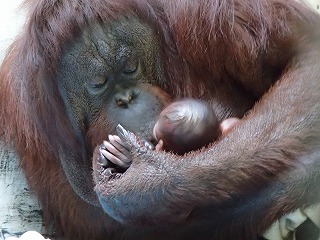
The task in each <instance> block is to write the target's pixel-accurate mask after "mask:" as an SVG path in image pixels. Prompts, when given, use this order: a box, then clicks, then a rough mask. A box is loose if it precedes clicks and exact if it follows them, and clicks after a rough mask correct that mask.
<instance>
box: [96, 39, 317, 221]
mask: <svg viewBox="0 0 320 240" xmlns="http://www.w3.org/2000/svg"><path fill="white" fill-rule="evenodd" d="M299 44H300V45H301V48H300V49H298V52H299V53H298V54H297V55H296V57H295V58H293V60H292V61H291V62H290V64H289V65H288V66H287V70H286V71H285V72H284V73H283V75H282V76H281V78H280V79H279V80H278V81H277V83H276V84H275V85H274V86H273V87H272V88H271V89H270V90H269V91H268V93H266V94H265V95H264V96H263V97H262V98H261V99H260V101H259V102H258V103H257V104H256V105H255V106H254V108H253V109H252V111H251V112H250V113H249V114H248V115H247V116H246V117H245V118H244V119H243V121H241V123H240V124H238V125H237V126H236V127H235V128H234V129H233V130H232V131H231V132H230V133H229V134H228V135H227V136H226V137H225V138H223V139H222V140H221V141H220V142H218V143H217V144H215V145H213V146H212V147H210V148H209V149H206V150H202V151H197V152H192V153H190V154H188V155H186V156H183V157H178V156H175V155H171V154H168V153H164V152H156V151H152V150H147V149H145V148H143V147H139V144H137V143H136V142H135V141H134V140H133V141H132V139H130V138H128V139H127V141H128V143H129V145H130V144H131V147H132V153H133V163H132V165H131V166H130V167H129V168H128V170H127V171H126V172H125V173H124V174H123V175H122V176H121V177H119V178H116V179H112V180H108V181H106V182H103V184H98V185H97V187H96V191H97V192H98V196H99V198H100V202H101V203H102V205H103V206H104V209H105V211H106V212H107V213H108V214H110V215H111V216H113V217H114V218H116V219H117V220H119V221H123V222H134V223H142V224H144V223H154V222H161V221H168V219H169V220H170V221H178V220H180V219H182V218H184V217H186V216H188V214H189V213H190V211H191V210H192V209H197V208H199V207H206V206H214V205H217V204H218V205H219V204H223V203H225V202H227V201H228V202H232V201H236V200H238V199H239V198H240V199H244V200H243V204H242V205H241V206H239V205H237V206H238V208H237V209H236V208H233V210H232V211H234V212H236V211H238V213H240V212H242V211H243V213H245V215H246V216H248V215H250V216H251V217H252V218H251V219H252V221H254V220H255V219H256V220H257V219H261V217H262V216H263V217H265V218H266V221H265V223H266V222H269V223H271V222H272V221H273V220H274V219H276V218H277V217H279V216H281V215H282V214H283V213H284V212H286V211H290V210H292V209H294V208H295V207H299V206H302V205H303V204H312V203H313V202H315V201H317V200H319V199H320V197H319V194H318V192H317V191H316V189H315V188H316V186H317V184H316V183H317V182H319V181H320V178H319V174H318V173H317V171H316V169H319V151H318V149H319V147H320V134H319V131H320V121H319V120H320V104H319V100H320V97H319V92H320V78H319V76H320V62H319V59H320V53H319V50H318V48H317V45H319V43H318V42H316V41H314V42H313V41H310V42H309V43H308V44H303V43H302V42H301V43H299ZM311 155H312V157H310V156H311ZM262 192H265V193H266V194H268V195H267V196H266V195H264V194H262ZM252 199H254V201H253V200H252ZM271 203H272V204H271ZM248 204H249V205H250V207H251V209H252V210H251V211H245V209H246V206H248ZM269 210H272V211H273V212H272V211H269ZM268 212H270V214H269V215H268V214H267V213H268ZM271 212H272V213H271ZM258 213H259V214H258ZM265 214H266V215H265ZM254 217H255V218H254Z"/></svg>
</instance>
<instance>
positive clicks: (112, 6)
mask: <svg viewBox="0 0 320 240" xmlns="http://www.w3.org/2000/svg"><path fill="white" fill-rule="evenodd" d="M24 5H25V6H26V7H27V9H28V14H27V16H28V18H27V22H26V24H25V26H24V28H23V31H22V32H21V33H20V35H19V36H18V37H17V39H16V40H15V41H14V43H13V44H12V45H11V47H10V48H9V50H8V53H7V55H6V57H5V60H4V62H3V63H2V65H1V69H0V111H1V115H0V128H1V129H3V132H4V137H5V139H6V140H7V142H8V143H9V142H11V141H13V142H14V145H15V147H16V149H17V152H18V154H19V156H20V165H21V167H22V168H23V170H24V171H25V174H26V176H27V179H28V182H29V184H30V186H31V188H32V190H33V191H34V192H35V194H36V195H37V196H38V198H39V200H40V202H41V204H42V206H43V209H44V213H45V219H46V223H47V225H49V224H51V223H54V225H55V227H56V228H57V231H58V232H59V233H60V234H63V235H65V236H67V237H69V238H70V239H118V238H120V237H121V236H124V237H125V236H130V237H132V236H136V238H135V239H140V238H139V234H141V232H139V231H138V232H137V230H136V229H134V228H131V227H125V230H123V228H124V227H123V226H120V225H119V224H118V223H116V222H115V221H114V220H112V219H109V218H108V217H106V216H105V215H104V214H103V213H102V210H101V209H99V208H97V207H93V206H91V205H89V204H87V203H85V202H84V201H83V200H81V199H80V198H79V197H78V196H76V194H75V193H74V192H73V190H72V188H71V187H70V185H69V184H68V183H67V179H66V177H65V175H64V173H63V171H62V170H61V165H60V164H59V153H58V152H59V151H66V149H72V151H70V152H69V153H66V154H75V155H77V152H76V151H77V149H76V147H75V146H76V144H77V142H76V139H75V137H74V134H75V133H73V131H72V128H71V126H70V123H68V122H67V119H66V118H65V112H64V111H65V109H64V106H63V104H62V101H61V99H60V97H59V94H58V90H57V83H56V79H55V77H56V74H57V71H59V69H57V62H58V59H59V57H60V55H61V53H62V50H63V47H64V46H65V45H66V44H67V43H69V42H70V41H72V39H74V38H75V37H76V36H77V35H78V34H80V33H81V29H82V28H83V27H84V26H86V25H88V24H91V23H94V22H96V21H98V22H103V23H108V22H111V21H113V20H114V19H116V18H117V17H119V16H122V15H132V16H135V15H136V16H138V17H139V18H141V19H142V20H143V21H146V22H147V23H149V24H150V25H151V26H152V27H153V28H154V29H156V31H157V32H158V34H159V38H160V39H161V47H162V49H163V60H164V62H165V65H166V72H167V76H168V78H169V80H170V81H168V82H166V83H161V84H162V85H163V87H164V88H166V89H171V94H172V95H175V96H181V97H182V96H191V97H198V96H201V95H203V94H204V91H205V89H208V88H209V89H211V88H212V87H213V84H212V81H222V80H223V79H222V78H223V74H224V71H225V69H223V68H222V66H223V65H232V64H235V65H237V67H236V68H237V69H236V70H239V72H244V71H246V68H247V67H248V63H251V62H255V61H256V59H259V58H260V54H261V52H263V51H265V49H266V48H267V46H268V44H270V38H273V37H274V38H276V37H277V36H280V35H281V36H286V35H289V34H290V32H291V30H292V29H290V26H291V25H290V23H292V22H293V21H296V20H297V19H300V20H302V21H306V22H308V21H309V22H310V24H311V23H312V22H313V20H314V19H316V18H317V16H316V15H313V14H311V11H309V10H307V8H305V7H303V6H302V5H301V4H298V3H297V2H295V1H286V0H260V1H258V0H192V1H182V0H176V1H171V0H156V1H155V0H129V1H128V0H94V1H90V0H38V1H32V0H27V1H25V3H24ZM230 46H233V48H232V49H230ZM225 56H228V57H229V60H228V62H226V63H225V64H221V63H220V62H221V61H222V59H224V58H225ZM248 59H251V60H250V61H249V60H248ZM172 66H174V67H172ZM234 68H235V67H234ZM234 70H235V69H234ZM236 70H235V71H236ZM231 72H232V71H231ZM199 78H202V79H205V80H204V81H201V83H200V82H199ZM91 151H93V149H91ZM252 227H254V226H252ZM120 229H121V230H120ZM140 231H141V230H140ZM145 231H147V230H145ZM148 231H151V232H153V231H154V234H155V236H156V234H157V231H156V230H154V229H149V230H148ZM172 231H173V232H174V230H172ZM254 231H255V230H253V232H254Z"/></svg>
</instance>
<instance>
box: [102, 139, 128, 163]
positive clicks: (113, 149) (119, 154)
mask: <svg viewBox="0 0 320 240" xmlns="http://www.w3.org/2000/svg"><path fill="white" fill-rule="evenodd" d="M103 144H104V145H105V146H106V150H108V151H109V152H110V153H111V154H113V155H114V156H115V157H117V158H118V159H120V160H121V161H122V162H126V163H129V162H131V161H130V159H129V157H128V156H126V155H124V154H123V153H122V152H120V151H119V150H118V149H117V148H116V147H115V146H113V145H112V144H111V143H110V142H108V141H104V142H103ZM128 155H129V156H130V153H128Z"/></svg>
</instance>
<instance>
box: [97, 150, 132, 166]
mask: <svg viewBox="0 0 320 240" xmlns="http://www.w3.org/2000/svg"><path fill="white" fill-rule="evenodd" d="M101 153H102V154H103V156H105V157H106V158H107V159H108V160H109V161H110V162H112V163H114V164H115V165H117V166H119V167H129V165H130V164H128V163H126V162H123V161H121V160H120V159H119V158H117V157H116V156H114V155H113V154H111V153H110V152H108V151H107V150H104V149H102V150H101Z"/></svg>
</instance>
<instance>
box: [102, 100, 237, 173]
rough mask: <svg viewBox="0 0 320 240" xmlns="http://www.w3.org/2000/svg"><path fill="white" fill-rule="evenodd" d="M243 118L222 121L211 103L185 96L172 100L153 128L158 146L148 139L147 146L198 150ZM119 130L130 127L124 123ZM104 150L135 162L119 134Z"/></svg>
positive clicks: (120, 161) (117, 160)
mask: <svg viewBox="0 0 320 240" xmlns="http://www.w3.org/2000/svg"><path fill="white" fill-rule="evenodd" d="M238 121H239V119H237V118H228V119H226V120H224V121H223V122H222V123H221V124H220V123H219V121H218V119H217V117H216V114H215V113H214V111H213V109H212V108H211V107H210V105H209V104H207V103H206V102H203V101H200V100H195V99H191V98H190V99H182V100H179V101H176V102H173V103H171V104H169V105H168V106H167V107H166V108H165V109H164V110H163V111H162V112H161V113H160V116H159V118H158V120H157V122H156V124H155V126H154V128H153V135H154V138H155V139H156V140H157V141H158V143H157V145H156V146H155V147H154V146H153V145H152V144H151V143H149V142H148V141H146V140H144V141H145V142H144V143H145V145H146V147H149V148H150V149H156V150H165V151H171V152H173V153H176V154H179V155H183V154H185V153H187V152H190V151H193V150H198V149H200V148H202V147H205V146H206V145H208V144H209V143H212V142H214V141H215V140H217V139H218V137H219V136H221V134H224V133H225V132H226V131H228V130H229V129H231V128H232V127H233V126H234V125H235V124H236V123H237V122H238ZM118 131H127V130H125V129H124V128H122V127H121V126H119V127H118ZM103 145H104V148H105V149H103V150H102V151H101V152H102V154H103V155H104V156H105V157H106V158H107V159H109V160H110V161H111V162H112V163H114V164H116V165H118V166H120V167H128V166H129V165H130V163H131V160H130V159H129V156H130V152H129V150H128V149H127V147H126V145H125V144H124V143H123V142H122V140H121V139H120V137H118V136H117V135H109V141H104V143H103Z"/></svg>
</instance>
